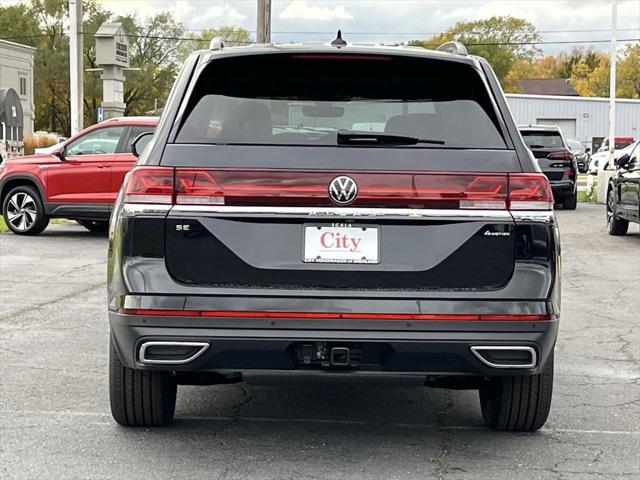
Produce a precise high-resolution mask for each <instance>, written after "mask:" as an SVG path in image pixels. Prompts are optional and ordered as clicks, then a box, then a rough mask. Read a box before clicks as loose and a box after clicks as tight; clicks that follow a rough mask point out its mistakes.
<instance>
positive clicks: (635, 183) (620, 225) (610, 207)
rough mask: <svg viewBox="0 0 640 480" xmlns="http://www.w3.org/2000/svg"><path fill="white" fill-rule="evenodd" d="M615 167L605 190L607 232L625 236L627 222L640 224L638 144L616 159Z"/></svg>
mask: <svg viewBox="0 0 640 480" xmlns="http://www.w3.org/2000/svg"><path fill="white" fill-rule="evenodd" d="M616 166H617V167H618V171H616V173H615V174H614V175H613V177H611V180H610V181H609V186H608V188H607V230H608V231H609V234H610V235H625V234H626V233H627V229H628V228H629V222H635V223H640V142H637V143H636V146H635V148H634V149H633V150H632V151H631V153H626V154H624V155H622V156H621V157H620V158H618V159H617V160H616Z"/></svg>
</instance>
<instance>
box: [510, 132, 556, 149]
mask: <svg viewBox="0 0 640 480" xmlns="http://www.w3.org/2000/svg"><path fill="white" fill-rule="evenodd" d="M520 134H521V135H522V139H523V140H524V143H526V145H527V147H529V148H563V147H564V142H563V141H562V135H560V132H557V131H553V130H547V131H541V130H520Z"/></svg>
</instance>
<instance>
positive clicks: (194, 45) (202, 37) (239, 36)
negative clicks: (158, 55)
mask: <svg viewBox="0 0 640 480" xmlns="http://www.w3.org/2000/svg"><path fill="white" fill-rule="evenodd" d="M215 37H220V38H222V39H223V40H224V42H225V44H226V45H228V46H236V45H246V44H248V43H251V42H252V41H253V39H252V38H251V34H250V33H249V30H245V29H244V28H242V27H235V26H232V25H225V26H223V27H220V28H210V29H207V30H203V31H202V32H200V33H198V34H193V33H190V34H188V35H187V38H188V40H183V41H181V42H180V45H179V46H178V59H179V60H180V62H184V60H185V59H186V58H187V57H188V56H189V54H190V53H191V52H194V51H195V50H199V49H202V48H207V46H208V45H209V42H210V41H211V39H212V38H215Z"/></svg>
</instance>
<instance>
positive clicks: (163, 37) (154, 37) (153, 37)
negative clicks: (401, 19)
mask: <svg viewBox="0 0 640 480" xmlns="http://www.w3.org/2000/svg"><path fill="white" fill-rule="evenodd" d="M273 33H275V32H273ZM82 34H83V35H90V36H93V35H94V33H91V32H82ZM51 36H56V37H62V36H66V35H65V34H64V33H58V32H55V33H52V34H47V33H42V34H35V35H20V36H14V37H0V40H16V39H21V38H44V37H51ZM124 36H126V37H128V38H143V39H149V40H174V41H192V42H207V43H208V42H209V40H206V39H202V38H192V37H177V36H166V35H137V34H133V33H128V34H124ZM617 41H618V42H640V37H638V38H621V39H618V40H617ZM232 42H233V43H239V44H252V43H255V42H251V41H232ZM609 42H610V40H609V39H601V40H556V41H549V40H539V41H532V42H468V43H467V42H463V43H464V44H465V45H466V46H517V45H562V44H565V45H567V44H589V43H609ZM283 43H287V42H283ZM292 43H295V42H292ZM427 45H429V44H427ZM434 45H435V44H434Z"/></svg>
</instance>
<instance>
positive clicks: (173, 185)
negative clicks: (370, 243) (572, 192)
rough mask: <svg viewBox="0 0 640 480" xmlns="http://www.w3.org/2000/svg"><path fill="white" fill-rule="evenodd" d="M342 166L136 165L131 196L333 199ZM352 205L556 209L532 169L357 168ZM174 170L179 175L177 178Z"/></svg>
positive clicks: (137, 199)
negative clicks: (508, 171)
mask: <svg viewBox="0 0 640 480" xmlns="http://www.w3.org/2000/svg"><path fill="white" fill-rule="evenodd" d="M336 175H337V174H336V172H317V171H316V172H301V171H279V170H249V169H247V170H204V169H178V170H175V171H174V169H173V168H167V167H137V168H135V169H133V170H132V172H131V176H130V178H129V181H128V183H127V186H126V188H125V201H126V202H128V203H160V204H172V203H175V204H178V205H230V206H242V205H251V206H274V205H283V204H284V205H295V206H335V204H333V203H332V201H331V200H330V198H329V190H328V186H329V183H330V182H331V181H332V179H334V178H335V176H336ZM351 176H352V177H353V178H354V180H355V181H356V183H357V184H358V195H357V198H356V200H355V201H354V202H353V203H352V204H351V205H350V206H353V207H403V208H442V209H447V208H448V209H451V208H461V209H482V210H505V209H511V210H551V209H552V208H553V195H552V193H551V187H550V186H549V181H548V180H547V177H545V176H544V175H543V174H539V173H530V174H526V173H523V174H481V175H473V174H459V173H408V172H398V173H395V172H366V173H362V172H358V173H354V174H352V175H351ZM174 177H175V178H174Z"/></svg>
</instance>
